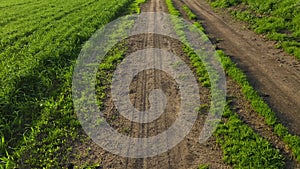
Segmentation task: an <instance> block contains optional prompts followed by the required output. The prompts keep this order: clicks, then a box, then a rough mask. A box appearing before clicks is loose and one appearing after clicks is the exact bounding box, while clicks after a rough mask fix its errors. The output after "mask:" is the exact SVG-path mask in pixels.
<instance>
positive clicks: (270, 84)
mask: <svg viewBox="0 0 300 169" xmlns="http://www.w3.org/2000/svg"><path fill="white" fill-rule="evenodd" d="M181 2H183V3H185V4H187V5H188V6H189V7H190V9H191V10H192V11H193V12H194V13H196V14H197V16H198V17H199V19H200V20H201V21H202V22H203V25H204V27H205V31H206V33H208V35H209V36H210V37H211V38H212V39H213V40H214V41H215V43H216V44H217V47H218V48H220V49H222V50H224V51H225V53H226V54H227V55H229V56H231V57H232V59H233V60H234V61H235V62H236V63H237V66H238V67H239V68H241V69H242V70H243V71H245V73H246V74H247V76H248V78H249V80H250V82H251V84H252V85H254V87H255V89H257V90H258V91H259V92H260V93H261V95H262V96H263V97H264V98H265V100H266V101H267V102H268V103H269V105H270V106H271V107H272V109H273V110H274V111H275V112H276V113H277V116H278V117H279V119H280V120H281V122H282V123H283V124H285V125H286V126H287V127H288V128H289V129H290V131H291V132H292V133H294V134H297V135H300V123H299V121H300V62H299V61H297V60H296V59H295V58H294V57H293V56H290V55H288V54H286V53H285V52H283V51H282V50H281V49H275V42H272V41H268V40H266V39H265V38H264V37H262V36H260V35H256V34H255V33H254V32H253V31H250V30H248V29H246V24H243V23H240V22H236V21H234V20H233V19H232V18H231V16H229V14H228V13H226V12H222V11H220V12H214V11H213V9H212V8H211V7H210V6H209V4H207V2H206V1H205V0H181Z"/></svg>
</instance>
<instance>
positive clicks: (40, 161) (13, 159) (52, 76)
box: [0, 0, 139, 168]
mask: <svg viewBox="0 0 300 169" xmlns="http://www.w3.org/2000/svg"><path fill="white" fill-rule="evenodd" d="M138 3H139V1H133V0H112V1H108V0H104V1H98V0H87V1H82V0H73V1H62V0H58V1H54V0H49V1H45V0H42V1H35V0H18V1H16V0H15V1H11V0H4V1H1V3H0V8H1V12H0V15H1V16H0V17H1V18H2V19H1V20H0V25H1V26H0V37H1V39H0V50H1V52H0V67H1V69H0V84H1V88H0V113H1V119H0V126H1V127H0V166H2V167H0V168H12V167H14V166H18V165H21V166H22V168H34V167H36V168H43V167H45V168H49V167H51V168H53V167H54V168H60V167H61V166H64V165H66V164H68V159H67V157H68V153H69V152H70V151H71V149H72V147H70V145H68V144H67V143H68V142H71V141H72V140H74V139H76V136H77V134H78V133H77V132H78V131H77V130H78V129H77V128H78V127H79V122H78V121H77V120H76V116H75V114H74V111H73V105H72V104H73V103H72V99H71V80H72V71H73V65H74V63H75V60H76V58H77V56H78V54H79V52H80V50H81V46H82V44H83V43H84V42H85V41H86V40H88V38H89V37H90V36H91V35H92V34H93V33H94V32H95V31H96V30H97V29H99V28H100V27H101V26H103V25H105V24H107V23H108V22H110V21H112V20H114V19H116V18H117V17H119V16H120V15H124V14H126V13H129V12H130V11H132V12H133V11H139V9H138ZM55 166H57V167H55Z"/></svg>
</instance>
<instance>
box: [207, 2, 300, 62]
mask: <svg viewBox="0 0 300 169" xmlns="http://www.w3.org/2000/svg"><path fill="white" fill-rule="evenodd" d="M209 2H210V3H211V5H212V6H213V7H220V8H228V9H229V10H230V11H231V14H232V15H233V16H234V17H236V18H237V19H240V20H243V21H246V22H248V23H249V25H250V27H251V29H253V30H254V31H255V32H257V33H262V34H265V35H266V37H267V38H269V39H272V40H276V41H277V42H278V43H277V45H276V47H278V48H283V49H284V50H285V51H286V52H288V53H290V54H293V55H295V56H296V57H297V58H298V59H300V12H299V11H300V1H297V0H296V1H295V0H281V1H274V0H255V1H253V0H209Z"/></svg>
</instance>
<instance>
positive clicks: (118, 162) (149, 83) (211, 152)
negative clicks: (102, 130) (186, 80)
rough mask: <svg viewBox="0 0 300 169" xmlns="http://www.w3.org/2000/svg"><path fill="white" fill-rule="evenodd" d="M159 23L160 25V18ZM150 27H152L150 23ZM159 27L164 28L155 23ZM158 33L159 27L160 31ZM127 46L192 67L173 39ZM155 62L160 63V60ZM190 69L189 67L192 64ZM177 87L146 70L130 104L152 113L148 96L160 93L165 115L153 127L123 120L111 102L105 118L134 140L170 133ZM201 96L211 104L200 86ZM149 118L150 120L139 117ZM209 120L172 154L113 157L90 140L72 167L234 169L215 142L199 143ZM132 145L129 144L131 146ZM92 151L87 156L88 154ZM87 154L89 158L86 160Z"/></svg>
mask: <svg viewBox="0 0 300 169" xmlns="http://www.w3.org/2000/svg"><path fill="white" fill-rule="evenodd" d="M164 2H165V1H162V0H149V1H147V3H145V4H143V5H142V7H141V11H142V12H165V13H168V12H167V9H166V5H165V3H164ZM156 21H157V22H159V21H160V19H159V18H158V19H157V20H156ZM148 24H149V26H150V27H151V24H154V23H148ZM155 24H157V25H163V24H160V23H155ZM158 29H159V27H158ZM126 44H127V45H126V46H127V47H128V50H127V54H131V53H133V52H135V51H138V50H142V49H145V48H159V49H163V50H166V51H169V52H171V53H173V54H174V55H176V56H179V57H180V58H181V59H182V60H184V61H185V62H186V63H188V64H189V60H188V59H187V58H188V57H187V56H186V55H185V54H184V52H183V51H182V44H181V43H180V42H179V41H177V40H175V39H172V38H170V37H165V36H162V35H154V34H141V35H137V36H132V37H130V38H129V39H127V40H126ZM156 62H161V61H160V60H159V59H158V60H157V61H156ZM189 65H190V64H189ZM177 86H178V85H177V84H176V81H175V80H174V79H173V78H172V77H170V76H169V75H167V74H166V73H164V72H162V71H159V70H154V69H153V70H146V71H142V72H140V73H139V74H138V75H137V76H135V78H134V79H133V81H132V83H131V85H130V90H129V94H130V100H131V103H132V104H133V106H134V107H135V108H136V109H138V110H140V111H144V110H147V109H149V106H150V104H149V100H148V98H149V92H150V91H152V90H153V89H161V90H163V91H164V93H165V95H166V96H167V100H168V102H167V107H166V109H165V111H164V113H163V114H162V115H161V116H160V117H159V118H158V119H156V120H154V121H153V122H151V123H145V124H141V123H135V122H132V121H129V120H128V119H126V118H124V117H122V116H121V115H120V114H119V112H118V110H117V109H116V108H115V105H114V104H113V102H112V100H111V98H108V100H107V101H106V103H105V104H106V106H105V107H106V109H105V113H104V114H105V116H106V119H107V121H108V122H109V123H110V125H111V126H112V127H114V128H115V130H117V131H118V132H120V133H122V134H124V135H128V136H130V137H134V138H137V137H138V138H145V137H151V136H155V135H157V134H159V133H162V132H163V131H165V130H166V129H168V128H169V127H170V126H171V125H172V124H173V123H174V121H175V120H176V117H177V113H178V112H179V108H180V95H179V92H178V90H179V89H178V87H177ZM199 92H200V93H199V94H200V95H201V96H203V97H201V103H203V104H205V103H206V104H209V90H208V89H206V88H203V87H201V85H200V84H199ZM139 118H147V117H139ZM205 119H206V115H205V113H203V114H202V115H199V116H198V118H197V121H196V123H195V124H194V126H193V128H192V129H191V131H190V133H189V134H188V135H187V136H186V137H185V139H184V140H183V141H181V142H180V143H179V144H177V145H176V146H175V147H174V148H172V149H171V150H169V151H167V152H165V153H163V154H160V155H157V156H154V157H149V158H143V159H142V158H140V159H134V158H125V157H120V156H117V155H114V154H112V153H110V152H107V151H105V150H103V149H102V148H100V147H99V146H98V145H96V144H95V143H93V142H92V141H91V140H90V141H87V142H84V143H83V144H82V143H80V144H79V145H78V146H77V148H76V149H77V151H78V153H79V154H82V156H84V158H83V159H81V160H75V161H74V162H73V163H75V164H77V165H79V166H80V165H82V164H84V163H86V162H89V161H90V162H92V163H101V166H102V167H103V168H120V169H126V168H128V169H129V168H134V169H142V168H144V169H148V168H149V169H150V168H151V169H153V168H159V169H167V168H168V169H170V168H174V169H175V168H176V169H187V168H198V166H199V165H200V164H209V165H210V167H211V168H218V169H219V168H231V167H230V166H228V165H226V164H224V162H223V161H222V151H221V149H220V147H219V146H218V145H217V143H216V141H215V138H214V137H212V138H210V139H209V140H208V141H207V142H206V143H204V144H200V143H199V136H200V131H201V129H202V127H203V125H204V121H205ZM165 140H166V144H169V143H170V142H171V141H172V138H165ZM129 144H130V143H129ZM87 150H89V151H88V152H86V151H87ZM84 153H88V154H89V155H88V156H86V154H84Z"/></svg>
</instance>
